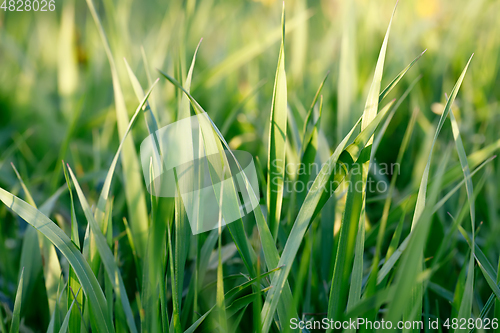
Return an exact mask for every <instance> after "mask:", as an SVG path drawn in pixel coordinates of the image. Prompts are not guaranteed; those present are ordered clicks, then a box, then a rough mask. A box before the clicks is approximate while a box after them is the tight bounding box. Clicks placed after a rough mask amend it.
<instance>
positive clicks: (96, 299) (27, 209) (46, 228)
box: [0, 188, 114, 332]
mask: <svg viewBox="0 0 500 333" xmlns="http://www.w3.org/2000/svg"><path fill="white" fill-rule="evenodd" d="M0 200H1V201H2V202H3V203H4V204H5V205H6V206H7V207H9V208H10V209H11V210H13V211H14V212H15V213H16V214H18V215H19V216H20V217H21V218H22V219H24V220H25V221H26V222H28V223H29V224H31V225H32V226H33V227H35V229H37V230H38V231H40V232H41V233H43V234H44V235H45V237H47V238H48V239H49V240H50V241H51V242H52V243H53V244H54V246H55V247H56V248H58V249H59V251H61V253H62V254H63V255H64V256H65V257H66V259H67V260H68V262H69V263H70V265H71V266H72V267H73V269H74V270H75V273H76V275H77V276H78V279H79V280H80V284H81V285H82V288H83V291H84V292H85V295H86V296H87V300H88V302H89V304H90V307H91V309H92V311H91V314H92V317H93V319H94V320H93V321H94V323H95V325H96V327H98V328H99V330H100V331H102V332H114V329H113V325H112V323H111V318H110V317H109V315H108V311H107V306H106V298H105V297H104V294H103V292H102V289H101V287H100V285H99V283H98V282H97V279H96V277H95V276H94V274H93V273H92V270H91V269H90V266H89V265H88V263H87V261H85V259H84V258H83V256H82V254H81V253H80V251H79V250H78V249H77V248H76V246H75V245H74V244H73V242H72V241H71V239H70V238H69V237H68V236H66V234H65V233H64V232H63V231H62V230H61V229H60V228H59V227H57V226H56V224H55V223H54V222H52V221H51V220H50V219H49V218H48V217H46V216H45V215H43V214H42V213H41V212H40V211H38V210H37V209H35V208H34V207H32V206H31V205H29V204H28V203H26V202H24V201H23V200H21V199H19V198H18V197H16V196H14V195H12V194H10V193H9V192H7V191H5V190H4V189H2V188H0Z"/></svg>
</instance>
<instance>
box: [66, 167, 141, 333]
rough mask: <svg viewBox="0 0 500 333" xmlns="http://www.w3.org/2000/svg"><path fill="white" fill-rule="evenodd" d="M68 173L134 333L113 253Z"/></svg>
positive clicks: (73, 177) (76, 184)
mask: <svg viewBox="0 0 500 333" xmlns="http://www.w3.org/2000/svg"><path fill="white" fill-rule="evenodd" d="M68 171H69V174H70V176H71V180H72V181H73V184H74V185H75V189H76V192H77V194H78V198H79V199H80V204H81V206H82V209H83V212H84V214H85V217H86V218H87V221H88V223H89V224H90V230H91V231H92V233H93V234H94V237H95V244H96V247H97V250H98V252H99V255H100V256H101V258H102V263H103V264H104V267H105V268H106V272H107V273H108V277H109V280H110V281H111V283H112V285H113V289H114V291H115V294H116V297H117V298H119V299H120V300H121V303H122V306H123V310H124V311H125V314H126V317H127V324H128V328H129V330H130V331H131V332H134V333H136V332H137V328H136V327H135V321H134V315H133V313H132V309H131V307H130V303H129V300H128V297H127V291H126V290H125V284H124V283H123V279H122V276H121V274H120V271H119V269H118V266H117V264H116V262H115V260H114V257H113V253H112V252H111V250H110V248H109V247H108V245H107V242H106V238H105V237H104V235H103V233H102V231H101V229H100V228H99V225H98V224H97V221H96V220H95V218H94V215H93V214H92V211H91V210H90V206H89V204H88V202H87V199H86V198H85V195H84V194H83V191H82V189H81V187H80V184H79V183H78V180H77V179H76V176H75V174H74V173H73V170H71V168H70V167H69V166H68Z"/></svg>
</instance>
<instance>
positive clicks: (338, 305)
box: [327, 151, 368, 332]
mask: <svg viewBox="0 0 500 333" xmlns="http://www.w3.org/2000/svg"><path fill="white" fill-rule="evenodd" d="M366 152H368V151H365V153H361V156H363V155H364V154H366ZM360 159H361V157H360ZM364 159H365V158H364V157H363V160H364ZM360 162H361V163H360V164H358V166H357V167H356V165H354V167H353V168H352V170H359V169H358V168H362V164H363V163H364V161H360ZM362 177H363V176H362V175H361V173H360V172H356V171H354V172H350V173H349V175H348V184H349V189H348V191H347V198H346V203H345V210H344V214H343V216H342V221H341V227H340V235H339V241H338V246H337V251H336V258H335V266H334V270H333V278H332V284H331V288H330V295H329V298H328V314H327V318H330V319H333V320H340V318H341V317H342V313H343V312H344V310H345V307H346V301H347V302H348V303H347V304H348V305H349V303H350V306H348V308H349V309H350V308H351V307H352V306H353V305H355V304H353V302H354V303H356V300H353V298H354V297H356V294H357V293H358V291H357V290H355V289H354V288H350V287H349V285H350V284H354V285H355V286H356V285H357V283H356V279H358V278H359V276H357V275H359V272H358V271H357V267H356V271H355V270H354V269H353V268H351V267H352V266H351V265H352V258H353V255H354V248H355V243H357V241H356V235H357V234H358V235H359V236H358V237H362V236H361V235H360V233H358V226H359V224H360V223H361V222H360V221H361V220H362V221H363V222H364V219H363V218H361V212H362V211H363V193H362V192H361V190H360V189H359V186H356V185H358V184H359V183H360V182H362V181H363V180H362ZM363 224H364V223H363ZM358 245H361V244H359V243H358ZM358 258H359V256H358ZM351 270H352V279H353V280H351V281H349V280H350V278H349V276H350V275H351V274H350V273H351ZM361 273H362V272H361ZM355 274H356V275H355ZM348 292H349V294H350V295H349V296H350V297H349V298H347V294H348ZM349 301H350V302H349ZM332 329H333V328H332ZM332 329H329V330H327V332H331V330H332Z"/></svg>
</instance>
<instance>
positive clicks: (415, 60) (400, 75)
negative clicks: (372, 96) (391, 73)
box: [378, 50, 427, 103]
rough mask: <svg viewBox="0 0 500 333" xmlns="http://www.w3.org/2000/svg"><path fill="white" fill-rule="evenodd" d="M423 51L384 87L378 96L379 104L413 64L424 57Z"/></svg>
mask: <svg viewBox="0 0 500 333" xmlns="http://www.w3.org/2000/svg"><path fill="white" fill-rule="evenodd" d="M425 51H427V50H424V51H423V52H422V53H420V54H419V56H418V57H416V58H415V59H413V61H412V62H411V63H410V64H409V65H408V66H406V67H405V68H404V69H403V70H402V71H401V73H399V74H398V75H397V76H396V77H395V78H394V80H392V81H391V83H389V85H388V86H387V87H385V89H384V90H383V91H382V92H381V93H380V95H379V96H378V102H379V103H380V102H381V101H382V100H383V99H384V98H385V97H386V96H387V95H388V94H389V93H390V92H391V90H392V89H393V88H394V87H395V86H396V85H397V84H398V83H399V81H400V80H401V79H402V78H403V76H404V75H405V74H406V72H408V71H409V70H410V68H412V67H413V65H415V63H416V62H417V61H418V60H419V59H420V57H422V56H423V55H424V53H425Z"/></svg>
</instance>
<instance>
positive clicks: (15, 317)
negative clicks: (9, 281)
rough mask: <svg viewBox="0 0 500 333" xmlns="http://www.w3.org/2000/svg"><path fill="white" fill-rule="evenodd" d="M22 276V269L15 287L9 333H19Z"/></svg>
mask: <svg viewBox="0 0 500 333" xmlns="http://www.w3.org/2000/svg"><path fill="white" fill-rule="evenodd" d="M23 276H24V268H23V269H22V270H21V275H20V277H19V283H18V286H17V292H16V300H15V301H14V312H13V313H12V321H11V324H10V330H9V332H10V333H19V322H20V321H21V303H22V298H23Z"/></svg>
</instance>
